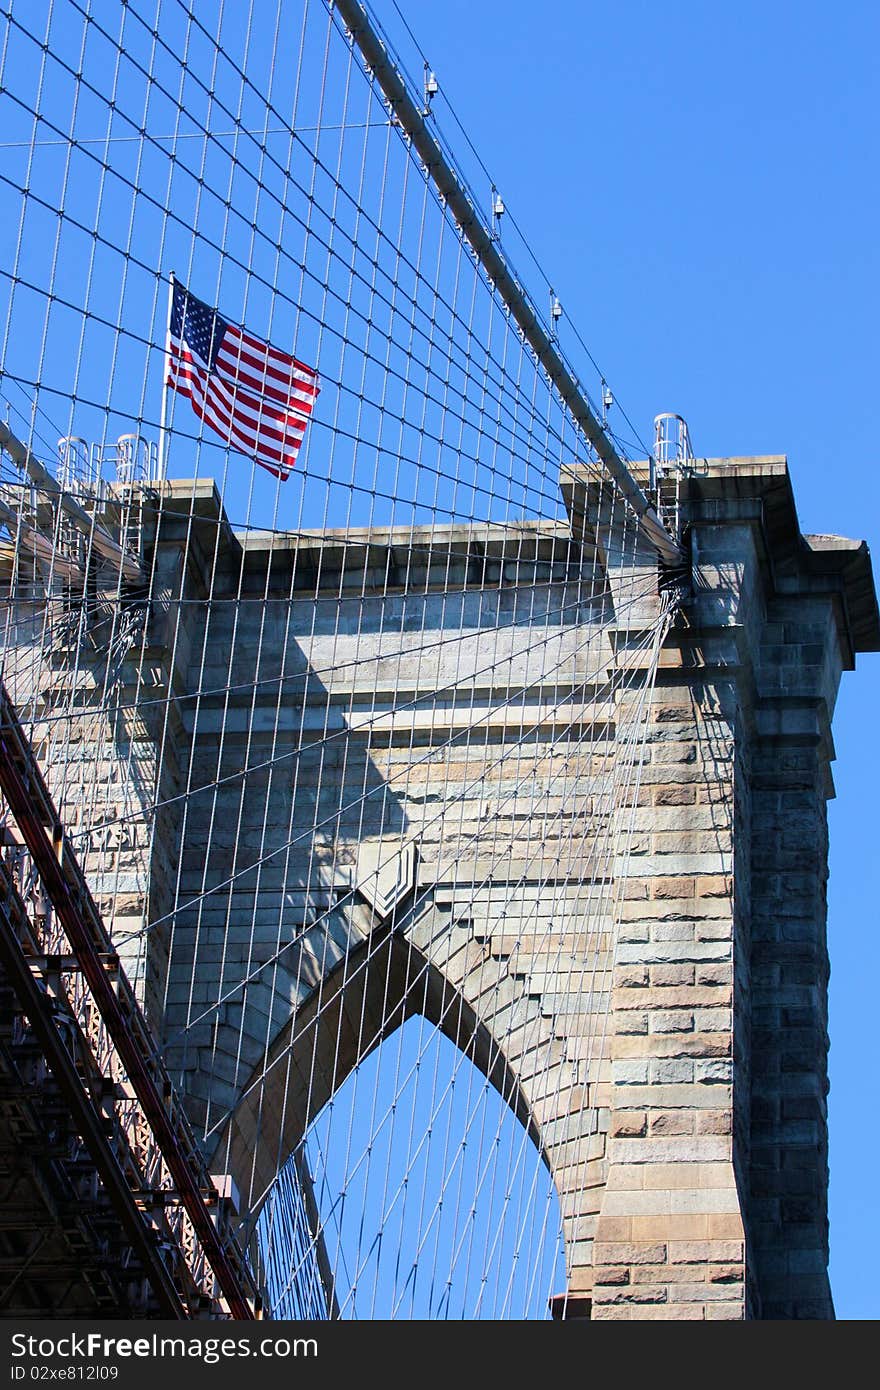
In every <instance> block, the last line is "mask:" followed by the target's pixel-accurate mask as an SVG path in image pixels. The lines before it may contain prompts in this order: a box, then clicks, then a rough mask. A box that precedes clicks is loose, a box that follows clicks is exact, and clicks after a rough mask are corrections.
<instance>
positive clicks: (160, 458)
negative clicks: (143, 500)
mask: <svg viewBox="0 0 880 1390" xmlns="http://www.w3.org/2000/svg"><path fill="white" fill-rule="evenodd" d="M174 285H175V276H174V271H173V270H172V272H171V274H170V276H169V278H168V319H167V323H166V327H165V350H164V356H163V359H162V411H161V414H160V415H159V444H158V450H157V456H156V482H157V483H163V482H164V481H165V476H166V473H167V471H168V360H169V359H168V334H169V333H170V332H171V309H172V306H173V304H174Z"/></svg>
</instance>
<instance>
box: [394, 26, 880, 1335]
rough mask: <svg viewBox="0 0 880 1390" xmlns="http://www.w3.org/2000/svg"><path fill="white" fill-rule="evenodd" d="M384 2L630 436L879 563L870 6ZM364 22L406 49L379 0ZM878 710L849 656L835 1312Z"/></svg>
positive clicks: (868, 1104)
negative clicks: (734, 465) (653, 438)
mask: <svg viewBox="0 0 880 1390" xmlns="http://www.w3.org/2000/svg"><path fill="white" fill-rule="evenodd" d="M399 4H400V9H401V11H402V12H403V14H404V15H405V17H406V19H407V20H408V22H409V23H410V25H411V26H412V28H413V31H414V33H415V34H416V36H417V37H418V39H419V41H420V43H421V46H422V48H423V49H424V51H425V53H426V55H427V57H428V58H429V59H430V61H431V64H432V66H433V67H434V68H435V70H436V72H437V76H438V78H439V80H440V83H441V86H442V88H443V90H444V92H446V93H448V95H449V97H450V99H451V101H452V104H453V105H454V107H455V109H456V111H457V113H458V115H459V116H460V118H461V120H462V122H463V124H464V125H465V126H466V128H467V129H468V131H469V133H470V134H471V137H472V139H473V140H474V143H475V144H476V146H477V148H478V150H479V152H480V154H481V156H482V158H483V160H484V162H485V164H486V165H487V166H488V168H489V170H490V171H491V174H492V177H493V179H494V181H495V183H496V184H497V186H498V188H499V190H500V191H501V193H502V195H503V197H504V200H505V203H506V204H507V206H508V208H509V209H510V211H511V213H512V214H513V216H514V217H515V218H516V220H517V222H518V223H519V225H520V227H521V228H522V230H523V231H524V233H525V235H526V237H527V239H528V241H529V243H530V245H531V247H532V249H533V251H534V253H535V255H536V256H537V259H538V260H539V261H540V262H541V264H542V266H543V267H544V268H545V270H546V271H547V273H548V275H549V276H550V278H551V280H552V282H553V285H554V288H555V290H556V291H557V293H558V294H559V296H560V299H561V300H562V302H563V305H564V307H565V311H566V316H567V317H568V318H569V319H570V320H571V321H572V322H573V323H574V324H575V325H576V326H577V328H578V330H579V332H580V333H581V335H582V336H583V338H584V340H585V341H586V343H587V345H588V346H589V348H590V351H591V352H592V353H593V355H594V356H595V358H596V359H597V361H598V362H599V365H600V367H601V368H602V370H603V371H604V373H605V375H606V377H607V378H608V380H609V382H610V383H611V384H612V386H613V388H614V390H615V392H616V394H617V395H618V397H619V399H620V400H621V402H622V403H623V404H624V405H625V407H626V410H627V413H628V414H629V416H630V418H631V419H632V420H633V422H634V423H635V424H636V425H637V426H639V428H640V432H641V433H642V435H643V436H647V434H648V432H649V430H650V426H651V420H652V417H653V415H654V414H655V413H656V412H657V411H659V410H676V411H680V412H681V413H682V414H684V415H685V416H686V418H687V419H688V421H689V424H690V427H691V431H692V435H693V439H694V442H695V446H696V450H697V452H698V453H700V454H707V455H727V454H761V453H785V454H787V455H788V459H789V464H790V467H791V471H792V477H793V481H794V488H795V494H796V499H797V504H798V509H799V514H800V521H801V529H802V530H804V531H819V532H837V533H840V534H843V535H848V536H858V537H860V538H862V537H863V538H865V539H866V540H867V541H868V542H869V544H870V545H871V548H872V552H873V554H874V556H875V564H876V563H877V560H876V557H878V556H880V469H878V464H880V460H878V445H877V438H876V400H877V393H876V379H877V368H878V351H877V318H878V293H877V271H878V250H877V224H878V213H880V207H878V201H880V195H878V180H877V177H876V162H875V161H876V150H877V136H878V118H877V107H876V79H877V73H876V53H877V48H878V42H880V11H878V9H877V7H876V6H875V5H873V4H870V3H867V2H866V0H849V3H847V4H843V5H834V6H830V5H826V4H819V3H815V0H797V2H796V3H795V2H794V0H774V2H773V3H772V4H769V5H768V4H767V3H765V2H764V3H762V2H760V0H738V3H737V4H736V5H726V6H719V5H712V4H706V3H703V2H701V0H665V3H663V4H658V3H650V2H649V0H641V2H639V0H630V3H627V4H625V5H620V4H618V5H608V4H603V5H599V4H595V3H578V2H576V0H548V2H547V3H545V4H544V5H542V6H540V7H539V8H537V9H536V7H535V6H534V5H527V4H524V3H522V0H511V3H509V4H507V5H505V6H499V5H495V4H483V5H474V4H473V3H470V0H399ZM376 11H377V13H378V14H379V15H380V18H382V19H383V21H385V22H386V23H387V27H388V29H389V32H390V33H391V34H392V36H393V37H394V38H397V37H398V36H399V35H402V33H403V31H402V27H401V24H400V20H399V17H398V16H397V14H396V13H395V11H394V7H393V5H392V4H391V0H381V4H377V5H376ZM404 37H405V36H404ZM403 41H404V40H403V38H402V39H401V44H403ZM403 51H404V56H406V49H405V48H404V50H403ZM413 66H415V64H413ZM453 133H454V132H453ZM516 259H517V262H518V263H519V262H520V261H521V260H522V256H521V254H520V253H519V251H518V250H516ZM565 341H566V339H565V336H564V334H563V342H565ZM878 710H880V656H878V655H866V656H862V657H861V658H860V659H859V666H858V670H857V672H855V673H845V675H844V678H843V682H842V687H841V693H840V699H839V703H838V708H837V715H836V719H835V724H834V737H835V742H836V748H837V759H838V760H837V763H836V764H835V767H834V777H835V782H836V787H837V799H836V800H835V801H834V802H832V803H831V808H830V822H831V879H830V883H829V942H830V951H831V962H832V978H831V1005H830V1007H831V1018H830V1033H831V1040H832V1046H831V1083H832V1089H831V1095H830V1123H831V1255H832V1260H831V1271H832V1287H833V1291H834V1296H835V1303H836V1309H837V1314H838V1317H842V1318H871V1317H877V1316H880V1293H878V1291H877V1284H876V1279H875V1278H874V1274H873V1267H874V1257H875V1251H876V1249H877V1246H878V1243H880V1196H878V1188H877V1184H876V1180H875V1170H876V1152H877V1149H878V1144H880V1107H878V1105H877V1083H876V1076H877V1072H878V1064H880V1041H878V1032H877V1027H876V1004H875V998H874V992H875V990H876V981H877V979H878V976H880V933H878V926H880V920H878V918H880V909H878V893H877V863H878V855H877V843H878V836H877V825H878V790H877V789H878V786H880V741H878V738H877V733H876V720H877V713H878Z"/></svg>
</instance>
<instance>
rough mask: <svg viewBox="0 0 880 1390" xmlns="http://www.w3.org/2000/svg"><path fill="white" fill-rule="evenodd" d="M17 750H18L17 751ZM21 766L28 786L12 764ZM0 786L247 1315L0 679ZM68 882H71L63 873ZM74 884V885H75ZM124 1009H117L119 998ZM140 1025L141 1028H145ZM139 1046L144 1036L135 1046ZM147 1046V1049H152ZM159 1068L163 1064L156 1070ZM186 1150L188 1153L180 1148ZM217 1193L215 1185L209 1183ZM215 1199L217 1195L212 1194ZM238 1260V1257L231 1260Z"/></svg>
mask: <svg viewBox="0 0 880 1390" xmlns="http://www.w3.org/2000/svg"><path fill="white" fill-rule="evenodd" d="M16 755H17V756H16ZM21 762H24V763H25V765H26V767H27V782H28V783H30V785H27V784H26V782H25V780H24V778H23V776H22V772H21V770H20V767H19V763H21ZM0 790H2V792H3V795H4V796H5V798H6V801H7V803H8V805H9V809H10V810H11V812H12V814H13V816H14V817H15V821H16V823H17V825H18V828H19V830H20V831H21V835H22V838H23V839H24V842H25V844H26V845H27V847H28V850H29V851H30V854H31V856H32V858H33V861H34V864H35V865H36V867H37V869H38V871H39V873H40V877H41V878H42V880H43V884H44V887H45V889H46V892H47V893H48V895H49V898H50V900H51V902H52V905H53V907H54V908H55V911H56V913H57V914H58V917H59V919H60V921H61V923H62V925H63V927H64V930H65V932H66V934H67V938H68V940H69V941H70V944H71V946H72V947H73V950H74V952H75V953H76V956H77V958H78V960H79V963H80V966H81V968H82V971H83V974H84V976H85V978H86V981H87V983H88V986H89V989H90V990H91V992H92V995H93V997H94V1000H95V1003H96V1004H97V1006H98V1009H99V1011H100V1014H101V1017H102V1019H103V1021H104V1024H105V1025H106V1027H107V1031H108V1032H109V1034H110V1036H111V1038H112V1039H113V1044H114V1046H115V1047H116V1049H117V1051H118V1053H119V1056H120V1058H121V1060H122V1063H123V1065H124V1066H125V1069H126V1071H127V1073H128V1076H129V1079H130V1081H131V1084H132V1086H133V1088H134V1092H135V1095H136V1096H137V1098H138V1101H139V1102H140V1104H141V1106H142V1107H143V1111H144V1114H145V1115H146V1117H147V1119H148V1121H149V1123H150V1126H151V1128H152V1130H153V1133H154V1135H155V1137H156V1141H157V1143H158V1145H159V1148H160V1150H161V1153H162V1157H163V1159H164V1161H165V1162H166V1163H167V1165H168V1170H169V1172H170V1173H171V1176H172V1178H173V1179H174V1183H175V1185H176V1187H177V1190H178V1192H179V1193H180V1197H181V1200H182V1202H183V1205H184V1207H185V1209H186V1212H187V1215H188V1216H189V1219H190V1221H191V1222H192V1224H193V1228H194V1229H195V1232H196V1234H197V1235H198V1238H199V1240H200V1242H201V1245H202V1249H203V1250H204V1252H205V1255H206V1257H207V1260H208V1263H209V1264H210V1266H211V1269H212V1270H213V1272H214V1275H215V1277H216V1279H217V1282H218V1284H219V1285H220V1288H221V1289H222V1291H223V1294H224V1296H225V1298H226V1300H227V1302H228V1304H229V1310H230V1312H231V1314H232V1316H233V1317H234V1318H237V1319H239V1320H242V1321H243V1320H250V1319H253V1317H254V1311H253V1309H252V1307H251V1305H250V1303H249V1302H248V1299H247V1296H246V1294H245V1291H244V1287H243V1280H242V1278H241V1277H240V1275H239V1271H238V1269H236V1268H235V1266H234V1264H233V1262H232V1260H231V1259H230V1257H229V1254H228V1252H227V1250H226V1248H225V1246H224V1244H223V1242H222V1240H221V1239H220V1235H219V1232H218V1231H217V1228H216V1227H215V1225H214V1223H213V1221H212V1220H211V1216H210V1213H209V1211H208V1208H207V1206H206V1204H205V1199H204V1196H203V1195H202V1190H201V1187H200V1185H199V1182H197V1181H196V1178H195V1177H194V1175H193V1170H192V1161H191V1156H192V1155H194V1154H195V1153H196V1150H195V1141H194V1140H193V1139H192V1137H191V1136H185V1137H186V1138H188V1139H189V1142H188V1143H186V1144H181V1138H183V1137H184V1136H182V1135H181V1133H180V1122H181V1120H182V1118H183V1117H182V1115H181V1116H177V1117H175V1118H176V1121H177V1122H176V1123H174V1122H173V1121H172V1118H171V1115H170V1114H169V1106H168V1103H167V1100H166V1098H165V1097H164V1096H163V1095H162V1094H160V1090H159V1088H158V1087H157V1085H156V1081H155V1080H154V1077H153V1075H152V1074H151V1071H150V1068H149V1066H148V1065H147V1063H146V1061H145V1057H144V1055H143V1053H142V1050H141V1047H139V1045H138V1040H137V1039H135V1038H134V1036H133V1035H132V1031H131V1028H130V1027H129V1021H128V1019H127V1018H126V1012H127V1013H128V1015H129V1018H133V1017H135V1016H136V1017H138V1018H139V1017H140V1009H139V1006H138V1004H137V1000H136V999H135V996H134V993H133V991H132V989H131V986H130V984H129V983H128V980H127V979H126V977H125V975H124V973H123V972H122V971H120V973H119V976H118V991H119V994H118V996H117V992H116V991H115V990H114V988H113V985H112V984H111V982H110V980H109V978H108V976H107V973H106V971H105V969H104V966H103V964H102V962H101V951H100V949H99V947H98V944H97V943H96V940H95V936H94V934H93V931H90V930H89V925H88V920H87V919H89V920H90V921H91V923H92V927H93V929H94V928H95V927H96V925H97V928H98V931H99V933H100V935H101V936H103V938H104V941H103V943H102V946H101V949H103V950H104V951H105V952H106V951H107V950H111V949H112V947H111V945H110V941H109V938H108V937H107V934H106V931H105V929H104V926H103V922H102V921H101V916H100V913H99V912H98V909H97V906H96V905H95V901H94V899H93V898H92V895H91V892H90V891H89V887H88V884H87V882H86V880H85V877H84V875H83V873H82V869H81V868H80V865H79V862H78V861H77V859H76V857H75V854H74V851H73V848H72V846H71V844H70V842H69V841H68V839H67V836H66V835H65V834H64V832H63V829H62V827H61V823H60V818H59V816H58V813H57V811H56V809H55V805H54V802H53V801H52V798H51V796H50V794H49V791H48V788H47V787H46V784H45V782H44V781H43V777H42V774H41V773H40V770H39V767H38V765H37V761H36V758H35V757H34V755H33V750H32V749H31V747H30V744H29V743H28V741H27V738H26V737H25V734H24V731H23V730H22V728H21V725H20V723H19V721H18V716H17V715H16V713H15V710H14V707H13V705H12V702H11V700H10V699H9V695H8V693H7V691H6V689H5V686H3V684H2V682H0ZM39 803H42V808H43V813H44V816H45V817H46V819H47V820H50V821H51V824H52V829H53V832H54V833H55V836H56V844H54V845H53V843H52V841H51V840H50V839H49V837H48V835H47V834H46V828H45V825H44V822H43V821H41V819H40V816H39V815H38V814H37V813H36V810H35V806H36V805H37V804H39ZM71 878H72V879H73V880H74V883H73V884H72V883H71V882H70V879H71ZM74 889H75V891H74ZM123 1000H124V1002H125V1003H126V1004H127V1006H128V1008H127V1010H124V1009H123V1007H122V1001H123ZM144 1031H145V1030H144ZM141 1045H143V1040H142V1044H141ZM151 1050H152V1049H151ZM162 1071H163V1072H164V1067H163V1068H162ZM162 1081H163V1085H162V1090H164V1091H166V1095H167V1096H169V1097H170V1095H171V1093H172V1088H171V1082H170V1080H169V1079H167V1077H162ZM185 1149H188V1150H189V1154H187V1152H185V1151H184V1150H185ZM202 1181H203V1182H204V1183H205V1185H206V1186H209V1187H210V1188H213V1183H212V1182H211V1179H210V1177H209V1176H208V1174H207V1170H205V1172H204V1174H203V1175H202ZM215 1191H216V1189H215ZM218 1200H219V1197H218ZM236 1263H237V1262H236Z"/></svg>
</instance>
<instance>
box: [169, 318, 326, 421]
mask: <svg viewBox="0 0 880 1390" xmlns="http://www.w3.org/2000/svg"><path fill="white" fill-rule="evenodd" d="M169 347H170V351H171V354H172V356H173V357H174V358H175V359H176V360H178V361H183V362H184V363H186V364H187V365H189V366H190V367H192V368H193V369H194V370H196V371H198V372H199V373H201V374H202V375H203V376H205V377H206V379H207V380H208V381H209V382H210V384H211V386H212V388H213V389H214V390H216V392H217V395H218V397H219V398H220V399H221V400H222V401H223V404H224V406H225V407H226V409H227V410H228V411H229V413H230V415H236V416H240V417H241V421H242V423H243V424H247V425H253V426H254V427H255V428H256V429H257V430H259V431H260V432H262V433H265V434H266V435H267V436H268V437H269V438H275V439H278V440H279V441H281V442H284V440H285V439H286V438H287V436H288V434H289V433H291V432H294V433H296V434H297V435H298V437H299V438H302V435H303V434H304V433H305V428H306V424H307V423H308V420H307V419H306V418H304V417H303V416H302V415H301V414H300V413H299V411H298V410H291V411H284V410H279V408H278V406H277V405H276V404H275V403H274V402H272V401H266V400H261V399H260V397H259V396H254V395H252V394H251V393H250V392H248V391H246V390H245V389H244V388H243V387H241V386H237V385H234V384H233V385H230V383H229V382H228V381H226V380H225V379H224V378H223V377H222V376H220V375H219V374H218V373H209V372H208V369H207V367H206V366H205V364H204V363H203V362H202V361H201V360H200V359H199V357H198V356H197V354H195V353H193V352H192V351H191V350H190V349H189V348H187V347H185V346H183V347H180V346H178V344H177V343H176V341H175V340H174V339H173V338H172V339H171V340H170V344H169Z"/></svg>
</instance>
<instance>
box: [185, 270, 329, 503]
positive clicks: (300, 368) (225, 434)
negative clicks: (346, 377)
mask: <svg viewBox="0 0 880 1390" xmlns="http://www.w3.org/2000/svg"><path fill="white" fill-rule="evenodd" d="M165 384H166V386H170V387H171V388H172V390H174V391H179V392H180V394H181V395H182V396H188V397H189V399H190V402H191V403H192V408H193V410H194V411H195V413H196V415H198V417H199V419H200V420H204V421H205V423H206V424H208V425H210V426H211V428H212V429H213V430H215V431H216V432H217V434H219V435H220V437H221V439H222V440H223V442H224V444H228V445H229V447H230V448H231V449H236V450H238V452H239V453H242V454H247V455H249V457H250V458H252V459H255V460H256V461H257V463H259V464H261V465H262V467H263V468H267V469H268V470H269V472H270V473H274V474H275V476H276V478H281V479H282V480H284V479H285V478H288V477H289V476H290V471H291V469H292V468H293V465H294V464H295V463H296V456H297V454H298V453H299V446H300V444H301V443H302V439H303V435H304V434H305V430H306V425H307V424H308V421H309V416H310V415H311V413H312V408H313V406H314V404H315V399H316V397H317V395H318V390H319V387H318V375H317V372H315V371H314V370H313V369H312V368H311V367H307V366H306V365H305V364H304V363H303V362H298V361H297V360H296V358H295V357H290V356H288V354H287V353H286V352H281V351H280V350H279V349H278V348H274V347H272V345H271V343H266V342H263V341H262V340H261V339H260V338H255V337H253V335H252V334H250V333H247V332H245V330H244V329H243V328H237V327H236V325H235V324H234V323H228V322H227V320H226V319H224V318H222V317H221V315H220V314H219V313H218V312H217V310H216V309H212V308H210V306H209V305H207V304H203V303H202V301H201V300H200V299H196V297H195V295H194V294H190V292H189V290H187V289H185V288H184V286H183V285H181V284H180V283H179V282H178V281H177V280H172V295H171V318H170V322H169V324H168V341H167V345H166V377H165Z"/></svg>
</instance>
